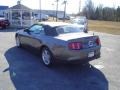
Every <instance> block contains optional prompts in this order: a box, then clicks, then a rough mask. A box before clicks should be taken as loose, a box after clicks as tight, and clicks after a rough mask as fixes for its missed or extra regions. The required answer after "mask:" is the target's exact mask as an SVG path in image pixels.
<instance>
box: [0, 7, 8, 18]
mask: <svg viewBox="0 0 120 90" xmlns="http://www.w3.org/2000/svg"><path fill="white" fill-rule="evenodd" d="M8 8H9V7H8V6H0V17H3V16H5V12H6V10H7V9H8Z"/></svg>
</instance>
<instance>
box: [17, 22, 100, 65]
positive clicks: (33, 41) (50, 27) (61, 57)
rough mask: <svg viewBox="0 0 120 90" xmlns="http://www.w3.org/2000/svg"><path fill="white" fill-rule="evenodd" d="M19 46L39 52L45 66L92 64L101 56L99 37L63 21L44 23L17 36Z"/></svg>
mask: <svg viewBox="0 0 120 90" xmlns="http://www.w3.org/2000/svg"><path fill="white" fill-rule="evenodd" d="M15 39H16V45H17V47H27V48H28V49H31V50H32V51H35V52H38V53H39V54H40V56H41V59H42V61H43V63H44V64H45V65H46V66H50V65H51V64H53V63H54V62H55V61H67V62H71V61H80V62H89V61H90V60H94V59H96V58H99V57H100V48H101V44H100V40H99V37H98V36H95V35H91V34H89V33H84V28H83V27H80V26H79V25H73V24H68V23H63V22H41V23H38V24H34V25H32V26H31V27H30V28H28V29H25V30H20V31H18V32H17V33H16V35H15Z"/></svg>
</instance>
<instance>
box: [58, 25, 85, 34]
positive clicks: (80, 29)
mask: <svg viewBox="0 0 120 90" xmlns="http://www.w3.org/2000/svg"><path fill="white" fill-rule="evenodd" d="M56 31H57V33H58V34H65V33H77V32H83V31H84V28H83V27H79V26H62V27H58V28H56Z"/></svg>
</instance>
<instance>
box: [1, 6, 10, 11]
mask: <svg viewBox="0 0 120 90" xmlns="http://www.w3.org/2000/svg"><path fill="white" fill-rule="evenodd" d="M8 8H9V7H8V6H0V10H6V9H8Z"/></svg>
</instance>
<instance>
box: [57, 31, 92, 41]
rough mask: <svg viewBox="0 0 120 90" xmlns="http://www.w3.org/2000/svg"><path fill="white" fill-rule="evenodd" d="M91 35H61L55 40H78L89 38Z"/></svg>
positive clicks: (82, 33) (81, 33)
mask: <svg viewBox="0 0 120 90" xmlns="http://www.w3.org/2000/svg"><path fill="white" fill-rule="evenodd" d="M91 36H93V35H91V34H88V33H84V32H80V33H69V34H61V35H59V36H57V37H55V38H56V39H61V40H65V41H68V40H72V39H78V38H83V37H91Z"/></svg>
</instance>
